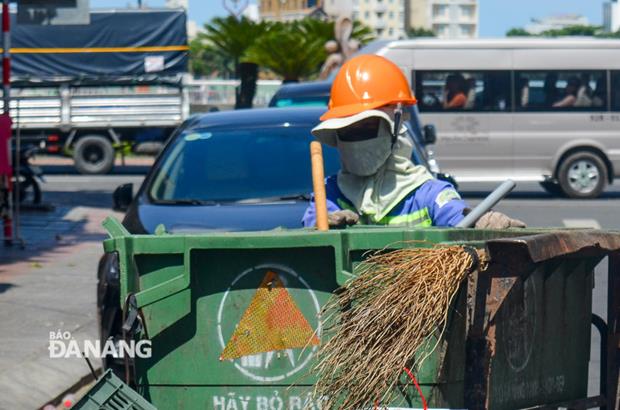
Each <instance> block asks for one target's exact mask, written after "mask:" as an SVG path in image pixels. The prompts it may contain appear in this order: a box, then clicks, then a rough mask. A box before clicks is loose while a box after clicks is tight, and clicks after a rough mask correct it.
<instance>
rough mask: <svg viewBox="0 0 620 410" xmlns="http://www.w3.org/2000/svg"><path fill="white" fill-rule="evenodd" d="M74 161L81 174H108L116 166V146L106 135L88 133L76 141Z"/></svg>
mask: <svg viewBox="0 0 620 410" xmlns="http://www.w3.org/2000/svg"><path fill="white" fill-rule="evenodd" d="M73 161H74V163H75V168H77V170H78V171H79V172H80V173H81V174H107V173H108V172H110V171H111V170H112V167H113V166H114V148H113V147H112V143H111V142H110V140H109V139H107V138H106V137H102V136H100V135H87V136H84V137H82V138H80V139H79V140H78V141H77V142H76V143H75V148H74V150H73Z"/></svg>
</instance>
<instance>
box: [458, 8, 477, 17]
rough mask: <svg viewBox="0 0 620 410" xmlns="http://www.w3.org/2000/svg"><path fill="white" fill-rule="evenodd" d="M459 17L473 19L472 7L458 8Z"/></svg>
mask: <svg viewBox="0 0 620 410" xmlns="http://www.w3.org/2000/svg"><path fill="white" fill-rule="evenodd" d="M460 11H461V16H462V17H467V18H472V17H474V8H473V6H460Z"/></svg>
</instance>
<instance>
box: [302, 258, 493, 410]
mask: <svg viewBox="0 0 620 410" xmlns="http://www.w3.org/2000/svg"><path fill="white" fill-rule="evenodd" d="M483 257H484V255H483V254H482V252H481V251H476V250H474V249H472V248H464V247H462V246H435V247H433V248H405V249H400V250H395V251H391V252H387V253H386V252H385V251H378V252H375V253H374V254H373V255H371V257H369V258H368V259H366V260H365V262H363V263H362V264H360V266H359V269H358V270H356V273H358V274H359V276H358V277H356V278H354V279H352V280H350V281H349V282H348V283H347V284H345V286H343V287H342V288H341V289H340V291H339V292H337V293H336V294H335V295H334V296H333V297H332V299H331V300H330V301H329V302H328V303H327V305H326V306H325V308H324V310H323V318H324V323H326V327H325V329H324V332H323V335H322V338H323V343H322V345H321V348H320V350H319V361H318V364H317V366H316V368H315V369H314V370H315V371H316V373H317V375H318V377H319V379H318V382H317V384H316V386H315V395H316V396H317V397H323V400H326V402H325V405H324V406H323V408H324V409H336V408H337V409H365V408H372V405H373V403H375V402H376V401H379V402H380V403H384V404H387V403H389V401H390V399H392V398H393V394H394V393H395V389H394V387H395V386H396V384H397V383H398V380H399V378H400V376H401V375H402V372H403V368H404V367H405V366H409V367H412V366H415V367H416V368H419V367H420V365H421V364H422V362H423V361H424V359H425V358H426V357H428V356H429V355H430V352H432V350H433V349H434V347H435V346H434V342H433V341H434V340H440V339H441V336H442V334H443V332H444V330H445V326H446V321H447V317H448V313H449V309H450V306H451V303H452V300H453V298H454V297H455V295H456V293H457V291H458V289H459V285H460V284H461V282H462V281H463V280H464V279H465V277H466V276H467V275H468V274H469V273H470V272H471V271H473V270H474V269H476V268H477V267H478V266H479V263H480V262H482V263H483V262H484V258H483ZM433 336H435V337H434V338H433ZM421 347H423V348H424V350H425V351H427V352H428V353H427V354H426V355H425V356H424V357H419V355H418V356H416V359H417V362H416V363H413V362H412V361H413V360H414V356H415V354H416V352H418V351H419V349H420V348H421Z"/></svg>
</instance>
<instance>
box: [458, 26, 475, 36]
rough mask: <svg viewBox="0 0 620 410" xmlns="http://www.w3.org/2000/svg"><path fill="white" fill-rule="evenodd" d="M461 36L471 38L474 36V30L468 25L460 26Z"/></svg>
mask: <svg viewBox="0 0 620 410" xmlns="http://www.w3.org/2000/svg"><path fill="white" fill-rule="evenodd" d="M460 29H461V36H463V37H472V36H473V35H474V28H473V27H472V26H469V25H465V24H462V25H461V26H460Z"/></svg>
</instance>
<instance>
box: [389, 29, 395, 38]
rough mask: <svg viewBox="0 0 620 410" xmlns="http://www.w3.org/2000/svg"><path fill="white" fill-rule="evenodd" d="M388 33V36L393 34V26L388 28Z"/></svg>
mask: <svg viewBox="0 0 620 410" xmlns="http://www.w3.org/2000/svg"><path fill="white" fill-rule="evenodd" d="M388 34H389V36H390V37H392V36H393V35H394V29H393V28H390V29H389V30H388Z"/></svg>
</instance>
